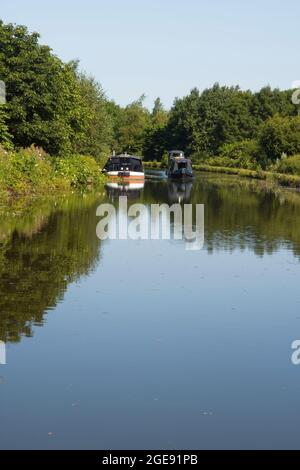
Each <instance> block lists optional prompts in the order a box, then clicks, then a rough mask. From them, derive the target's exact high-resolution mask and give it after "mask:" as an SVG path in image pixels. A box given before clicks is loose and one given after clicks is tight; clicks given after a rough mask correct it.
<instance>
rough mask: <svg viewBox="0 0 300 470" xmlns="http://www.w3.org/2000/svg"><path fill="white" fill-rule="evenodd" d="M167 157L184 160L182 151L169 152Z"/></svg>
mask: <svg viewBox="0 0 300 470" xmlns="http://www.w3.org/2000/svg"><path fill="white" fill-rule="evenodd" d="M169 157H170V158H185V157H184V152H183V151H182V150H170V151H169Z"/></svg>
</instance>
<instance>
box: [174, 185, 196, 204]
mask: <svg viewBox="0 0 300 470" xmlns="http://www.w3.org/2000/svg"><path fill="white" fill-rule="evenodd" d="M192 188H193V181H186V182H185V181H181V182H180V181H168V201H169V202H170V203H173V202H179V203H181V202H185V203H187V202H189V201H190V198H191V193H192Z"/></svg>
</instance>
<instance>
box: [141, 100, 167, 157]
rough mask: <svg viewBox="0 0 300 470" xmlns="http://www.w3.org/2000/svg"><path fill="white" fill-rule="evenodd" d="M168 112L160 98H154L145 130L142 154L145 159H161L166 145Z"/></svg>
mask: <svg viewBox="0 0 300 470" xmlns="http://www.w3.org/2000/svg"><path fill="white" fill-rule="evenodd" d="M167 123H168V112H167V111H165V109H164V107H163V104H162V102H161V100H160V98H156V100H155V101H154V106H153V109H152V113H151V116H150V121H149V125H148V127H147V129H146V131H145V141H144V148H143V154H144V158H145V160H161V158H162V155H163V153H164V150H165V148H166V146H167V140H166V126H167Z"/></svg>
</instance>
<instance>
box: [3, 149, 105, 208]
mask: <svg viewBox="0 0 300 470" xmlns="http://www.w3.org/2000/svg"><path fill="white" fill-rule="evenodd" d="M103 181H104V176H103V175H102V174H101V171H100V168H99V166H98V164H97V162H96V161H95V160H94V159H93V158H92V157H88V156H83V155H71V156H66V157H63V158H62V157H50V156H49V155H48V154H46V153H45V152H44V151H43V150H42V149H40V148H37V147H33V146H32V147H30V148H27V149H20V150H15V151H14V150H12V151H7V150H5V149H4V148H3V147H0V199H2V200H8V199H11V198H17V197H26V196H31V195H42V194H51V193H53V192H54V191H66V190H69V189H71V188H78V189H86V188H88V187H94V186H97V185H99V184H100V183H101V182H103Z"/></svg>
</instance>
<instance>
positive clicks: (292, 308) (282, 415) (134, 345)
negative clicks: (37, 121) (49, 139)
mask: <svg viewBox="0 0 300 470" xmlns="http://www.w3.org/2000/svg"><path fill="white" fill-rule="evenodd" d="M118 191H119V190H118V189H117V188H106V190H105V193H103V194H99V195H87V196H85V197H79V196H77V197H76V196H73V197H69V198H65V199H64V200H61V201H53V200H51V201H44V202H42V201H40V202H39V203H36V204H35V205H34V206H33V207H32V208H30V209H28V211H26V213H25V214H24V216H23V217H21V218H20V217H17V216H16V215H14V214H13V211H10V212H9V213H8V214H6V215H2V217H1V228H0V291H1V296H0V340H2V341H4V342H5V343H6V365H0V447H1V448H2V449H15V448H21V449H40V448H44V449H61V448H68V449H74V448H78V449H87V448H90V449H92V448H94V449H116V448H121V449H127V448H130V449H132V448H147V449H151V448H152V449H154V448H155V449H159V448H165V449H184V448H193V449H214V448H226V449H227V448H235V449H238V448H300V443H299V435H298V430H299V419H300V400H299V395H300V365H299V366H296V365H293V364H292V362H291V354H292V349H291V343H292V342H293V341H294V340H295V339H300V289H299V275H300V262H299V261H300V194H298V193H295V192H292V191H287V190H285V191H284V190H278V189H277V190H275V189H272V188H270V187H268V186H266V185H265V184H260V183H259V182H249V181H246V180H239V179H237V178H234V177H229V176H228V177H221V176H217V175H198V176H197V179H196V180H195V181H194V183H193V184H188V185H176V184H173V183H168V182H167V181H164V180H153V181H147V182H146V184H145V186H144V188H142V189H138V188H136V189H135V190H130V191H129V190H128V191H127V192H126V194H127V195H128V198H129V199H130V201H132V202H143V203H145V204H151V203H155V202H156V203H157V202H168V203H170V202H176V201H178V200H180V201H182V202H193V203H203V204H204V205H205V245H204V248H203V249H202V250H200V251H187V250H186V249H185V244H184V242H183V241H178V240H177V241H172V240H170V241H167V240H156V241H150V240H137V241H133V240H127V241H126V240H122V241H121V240H120V241H116V240H107V241H100V240H98V239H97V237H96V225H97V222H98V220H99V218H97V217H96V208H97V206H98V205H99V203H101V202H103V201H106V202H107V201H110V202H114V201H115V203H117V201H118V195H119V192H118ZM122 191H123V193H124V190H122Z"/></svg>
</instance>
